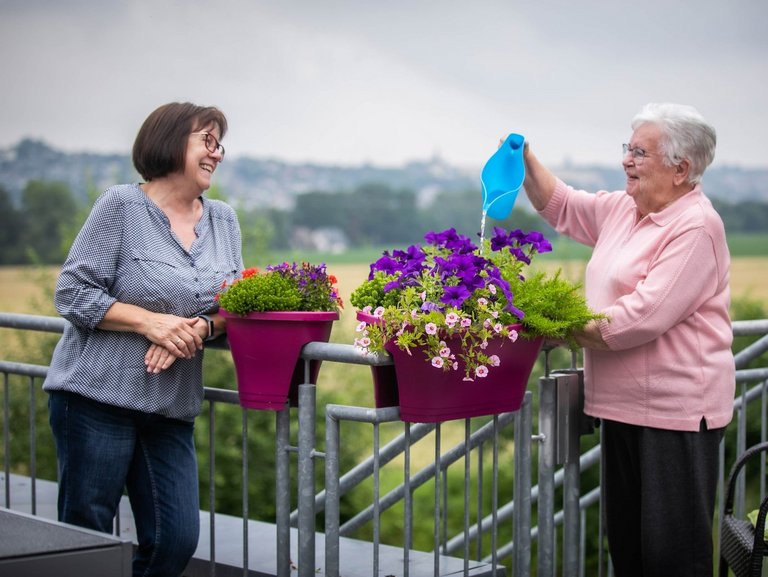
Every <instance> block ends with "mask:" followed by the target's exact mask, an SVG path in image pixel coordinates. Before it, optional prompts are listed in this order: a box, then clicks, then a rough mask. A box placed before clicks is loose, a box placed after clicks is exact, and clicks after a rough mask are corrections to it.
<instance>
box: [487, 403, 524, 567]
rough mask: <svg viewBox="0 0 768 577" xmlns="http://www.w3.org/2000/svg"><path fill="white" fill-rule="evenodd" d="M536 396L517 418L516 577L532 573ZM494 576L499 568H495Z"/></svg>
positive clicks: (514, 532) (515, 495) (514, 519)
mask: <svg viewBox="0 0 768 577" xmlns="http://www.w3.org/2000/svg"><path fill="white" fill-rule="evenodd" d="M532 398H533V393H532V392H531V391H527V392H526V393H525V397H524V399H523V405H522V406H521V407H520V410H519V411H518V412H517V414H516V415H515V489H514V503H515V509H514V517H513V525H514V526H513V537H514V543H515V545H514V548H513V550H512V567H513V570H512V574H513V575H515V577H528V575H530V574H531V437H532V435H533V418H532V407H531V405H532ZM493 571H494V575H495V574H496V567H495V565H494V568H493Z"/></svg>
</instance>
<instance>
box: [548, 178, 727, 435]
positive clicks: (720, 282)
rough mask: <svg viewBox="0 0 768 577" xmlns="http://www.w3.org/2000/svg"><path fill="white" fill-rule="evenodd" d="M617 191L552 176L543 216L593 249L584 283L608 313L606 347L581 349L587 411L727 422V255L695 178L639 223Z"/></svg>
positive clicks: (650, 419) (638, 418)
mask: <svg viewBox="0 0 768 577" xmlns="http://www.w3.org/2000/svg"><path fill="white" fill-rule="evenodd" d="M636 214H637V213H636V207H635V203H634V201H633V200H632V198H631V197H629V196H628V195H627V194H626V193H625V192H623V191H621V192H610V193H609V192H604V191H603V192H598V193H596V194H590V193H587V192H584V191H580V190H574V189H573V188H571V187H569V186H566V185H565V183H563V182H562V181H558V182H557V186H556V188H555V193H554V196H553V197H552V199H551V200H550V202H549V203H548V204H547V206H546V207H545V208H544V210H542V211H541V215H542V216H543V217H544V218H545V219H546V220H547V222H549V223H550V224H551V225H552V226H554V227H555V229H556V230H557V231H558V232H560V233H563V234H565V235H567V236H569V237H571V238H573V239H575V240H577V241H579V242H581V243H583V244H586V245H588V246H592V247H594V250H593V254H592V258H591V259H590V261H589V264H588V265H587V271H586V282H585V290H586V295H587V300H588V302H589V304H590V306H591V307H592V308H593V309H594V310H598V311H601V312H604V313H606V314H607V315H608V316H609V317H610V320H609V321H608V320H607V321H601V323H600V332H601V334H602V336H603V339H604V340H605V342H606V343H607V344H608V346H609V348H610V350H609V351H597V350H585V351H584V369H585V378H586V391H585V411H586V413H587V414H589V415H592V416H595V417H600V418H605V419H609V420H614V421H619V422H623V423H629V424H633V425H641V426H647V427H655V428H662V429H672V430H680V431H698V430H699V423H700V421H701V418H702V417H704V418H705V419H706V422H707V426H708V427H709V428H719V427H724V426H726V425H727V424H728V423H729V422H730V420H731V418H732V416H733V397H734V392H735V386H736V385H735V367H734V361H733V353H732V352H731V343H732V340H733V334H732V330H731V321H730V318H729V316H728V308H729V305H730V289H729V286H728V280H729V275H730V272H729V269H730V254H729V252H728V246H727V245H726V242H725V230H724V228H723V223H722V220H721V219H720V216H719V215H718V214H717V212H716V211H715V210H714V208H713V207H712V204H711V203H710V202H709V199H707V197H706V196H704V194H703V193H702V191H701V187H700V186H696V187H695V188H694V189H693V190H692V191H691V192H689V193H688V194H686V195H685V196H683V197H682V198H680V199H678V200H677V201H675V202H674V203H672V204H671V205H669V206H668V207H667V208H665V209H664V210H662V211H661V212H658V213H653V214H650V215H648V216H646V217H645V218H643V219H641V220H640V221H639V222H637V218H636Z"/></svg>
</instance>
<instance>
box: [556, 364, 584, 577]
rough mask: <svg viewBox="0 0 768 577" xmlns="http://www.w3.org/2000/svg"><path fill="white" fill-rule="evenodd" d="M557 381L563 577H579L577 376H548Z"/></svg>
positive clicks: (578, 420) (579, 472) (578, 379)
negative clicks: (561, 485)
mask: <svg viewBox="0 0 768 577" xmlns="http://www.w3.org/2000/svg"><path fill="white" fill-rule="evenodd" d="M552 376H553V377H554V378H556V379H557V433H558V435H557V457H558V459H557V460H558V463H559V464H562V465H563V469H564V479H563V575H579V568H580V564H581V559H580V552H579V547H580V543H581V537H580V533H581V523H580V508H579V498H580V495H581V482H580V480H581V468H580V466H579V456H580V443H579V440H580V428H581V420H582V419H581V410H582V407H581V403H580V389H579V385H580V378H579V377H580V373H579V372H576V371H568V372H567V373H565V372H564V373H552Z"/></svg>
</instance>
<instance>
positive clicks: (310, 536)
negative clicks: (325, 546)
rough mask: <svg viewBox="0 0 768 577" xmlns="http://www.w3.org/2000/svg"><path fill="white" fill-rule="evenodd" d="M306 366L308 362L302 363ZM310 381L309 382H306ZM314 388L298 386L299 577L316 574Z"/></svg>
mask: <svg viewBox="0 0 768 577" xmlns="http://www.w3.org/2000/svg"><path fill="white" fill-rule="evenodd" d="M304 365H305V367H306V366H307V365H309V361H305V362H304ZM305 381H309V379H305ZM316 399H317V388H316V387H315V385H313V384H311V383H309V382H305V383H304V384H301V385H299V416H298V427H299V443H298V445H299V458H298V465H299V466H298V489H299V496H298V504H299V505H298V506H299V527H298V534H299V536H298V567H299V572H298V573H299V577H313V576H314V574H315V457H314V450H315V446H314V444H315V435H316V432H317V431H316V425H315V420H316V406H317V404H316V403H317V401H316Z"/></svg>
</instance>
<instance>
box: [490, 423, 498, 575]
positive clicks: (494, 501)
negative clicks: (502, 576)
mask: <svg viewBox="0 0 768 577" xmlns="http://www.w3.org/2000/svg"><path fill="white" fill-rule="evenodd" d="M492 428H493V457H492V458H491V565H492V566H493V567H494V575H495V571H496V570H495V567H496V564H497V562H498V557H497V555H498V553H497V549H498V546H499V545H498V542H499V539H498V535H499V516H498V512H497V511H498V508H499V419H498V417H497V416H496V415H494V416H493V421H492Z"/></svg>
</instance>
